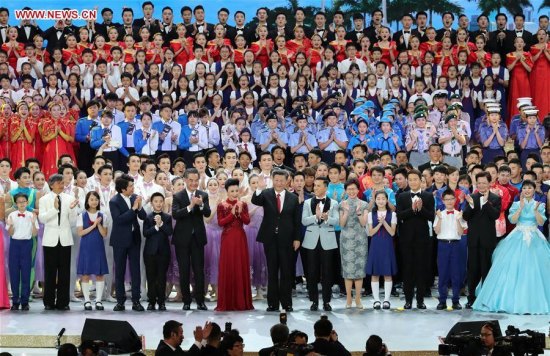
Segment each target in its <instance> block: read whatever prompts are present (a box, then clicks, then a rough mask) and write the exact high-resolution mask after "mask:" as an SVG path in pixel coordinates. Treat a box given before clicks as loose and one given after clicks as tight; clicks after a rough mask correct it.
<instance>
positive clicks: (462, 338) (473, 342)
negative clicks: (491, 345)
mask: <svg viewBox="0 0 550 356" xmlns="http://www.w3.org/2000/svg"><path fill="white" fill-rule="evenodd" d="M482 346H483V345H482V344H481V337H479V335H474V334H472V333H471V332H466V333H461V334H455V335H451V336H448V337H446V338H445V343H444V344H440V345H439V349H438V353H439V355H460V356H462V355H464V356H466V355H468V356H471V355H480V354H481V350H482Z"/></svg>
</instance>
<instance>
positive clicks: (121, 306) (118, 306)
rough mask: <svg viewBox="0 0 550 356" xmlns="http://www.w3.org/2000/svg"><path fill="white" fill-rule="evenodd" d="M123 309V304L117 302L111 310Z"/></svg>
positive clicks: (124, 308)
mask: <svg viewBox="0 0 550 356" xmlns="http://www.w3.org/2000/svg"><path fill="white" fill-rule="evenodd" d="M125 310H126V307H125V306H124V304H119V303H117V304H116V305H115V307H114V308H113V311H125Z"/></svg>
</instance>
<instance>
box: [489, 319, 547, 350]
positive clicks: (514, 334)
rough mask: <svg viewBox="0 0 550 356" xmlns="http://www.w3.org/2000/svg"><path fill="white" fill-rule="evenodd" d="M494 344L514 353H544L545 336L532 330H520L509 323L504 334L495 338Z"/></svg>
mask: <svg viewBox="0 0 550 356" xmlns="http://www.w3.org/2000/svg"><path fill="white" fill-rule="evenodd" d="M495 341H496V344H497V346H499V347H500V348H501V349H502V350H506V351H508V352H511V353H513V354H514V355H544V347H545V346H546V336H545V335H544V334H543V333H539V332H536V331H532V330H524V331H520V330H519V329H518V328H516V327H514V326H512V325H509V326H508V328H507V329H506V336H502V337H499V338H496V340H495Z"/></svg>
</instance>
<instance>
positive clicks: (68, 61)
mask: <svg viewBox="0 0 550 356" xmlns="http://www.w3.org/2000/svg"><path fill="white" fill-rule="evenodd" d="M66 41H67V48H63V63H65V65H66V66H68V67H69V68H72V67H73V66H75V65H76V66H77V65H79V64H80V63H82V57H81V56H80V55H81V53H82V51H81V50H80V48H78V42H77V41H76V36H75V35H74V34H72V33H71V34H68V35H67V37H66Z"/></svg>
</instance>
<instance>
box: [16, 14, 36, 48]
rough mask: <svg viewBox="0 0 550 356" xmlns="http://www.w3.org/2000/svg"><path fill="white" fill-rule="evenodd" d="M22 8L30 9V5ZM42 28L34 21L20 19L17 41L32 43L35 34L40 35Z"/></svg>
mask: <svg viewBox="0 0 550 356" xmlns="http://www.w3.org/2000/svg"><path fill="white" fill-rule="evenodd" d="M23 10H31V8H30V7H24V8H23ZM41 34H42V30H41V29H40V27H38V25H37V24H36V22H35V21H31V20H21V25H20V26H19V27H18V28H17V42H21V43H24V44H26V43H32V42H33V38H34V36H36V35H41Z"/></svg>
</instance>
